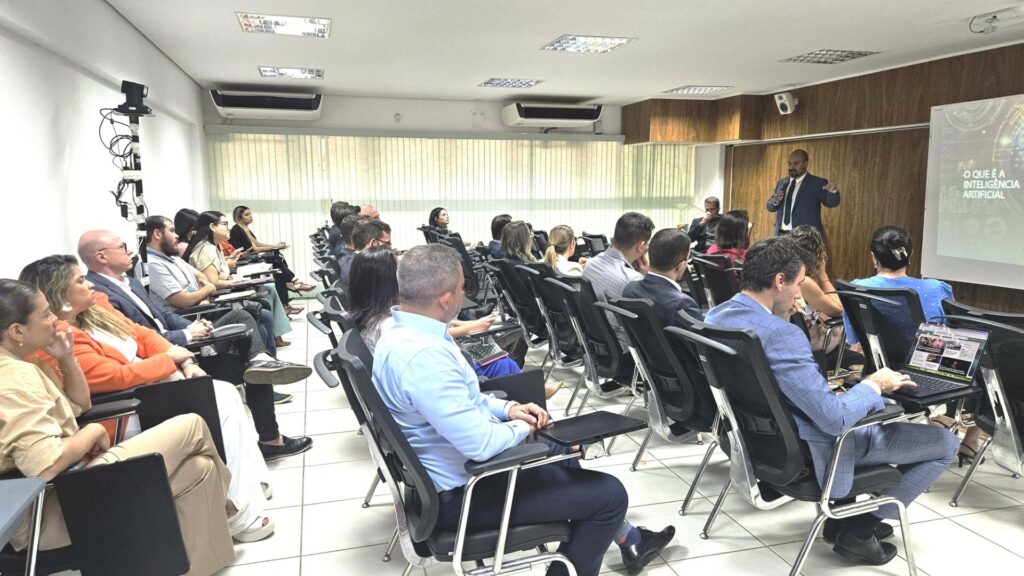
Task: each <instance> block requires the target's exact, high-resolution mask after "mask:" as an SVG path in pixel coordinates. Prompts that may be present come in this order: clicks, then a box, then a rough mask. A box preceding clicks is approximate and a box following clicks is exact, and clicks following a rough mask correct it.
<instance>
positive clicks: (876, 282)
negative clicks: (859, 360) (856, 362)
mask: <svg viewBox="0 0 1024 576" xmlns="http://www.w3.org/2000/svg"><path fill="white" fill-rule="evenodd" d="M869 248H870V250H871V261H872V263H873V264H874V266H875V270H877V271H878V272H877V274H875V275H874V276H872V277H870V278H858V279H856V280H854V281H853V283H854V284H858V285H860V286H867V287H869V288H913V289H914V291H915V292H917V296H918V298H919V299H920V300H921V309H922V311H924V317H925V318H926V319H928V320H932V319H934V318H937V317H939V316H942V315H943V314H944V313H943V311H942V301H943V300H945V299H946V298H950V299H952V298H953V288H952V287H950V285H949V284H946V283H945V282H943V281H941V280H933V279H931V278H915V277H913V276H907V265H908V264H910V255H911V254H913V252H914V242H913V240H912V239H911V238H910V234H908V233H907V231H906V230H904V229H903V228H900V227H898V226H883V227H881V228H879V229H878V230H875V233H874V234H872V235H871V245H870V247H869ZM843 322H845V324H846V341H847V342H849V343H850V344H856V343H857V335H856V334H855V333H854V331H853V327H852V326H851V325H850V321H849V318H848V317H847V316H846V314H845V313H844V314H843ZM907 329H908V330H909V331H910V334H911V336H912V335H913V332H914V331H916V330H917V326H908V327H907Z"/></svg>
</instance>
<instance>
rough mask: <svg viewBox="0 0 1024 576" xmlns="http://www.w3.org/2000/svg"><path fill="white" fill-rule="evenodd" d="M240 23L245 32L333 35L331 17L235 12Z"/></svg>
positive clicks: (322, 36) (312, 35) (321, 36)
mask: <svg viewBox="0 0 1024 576" xmlns="http://www.w3.org/2000/svg"><path fill="white" fill-rule="evenodd" d="M235 15H237V16H238V23H239V24H241V25H242V30H244V31H245V32H261V33H264V34H282V35H285V36H310V37H313V38H327V37H328V36H330V35H331V19H330V18H305V17H302V16H269V15H266V14H253V13H252V12H235Z"/></svg>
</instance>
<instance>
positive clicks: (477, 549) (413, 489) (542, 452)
mask: <svg viewBox="0 0 1024 576" xmlns="http://www.w3.org/2000/svg"><path fill="white" fill-rule="evenodd" d="M367 352H368V351H367V350H366V346H365V344H363V341H362V338H360V337H359V335H358V333H356V332H349V333H346V334H345V336H343V337H342V342H341V346H340V348H339V359H340V362H341V365H342V367H343V369H344V371H345V373H346V374H347V375H348V379H349V380H350V382H351V383H352V384H353V385H354V387H355V391H356V395H357V397H358V399H359V402H360V404H361V405H362V407H363V411H364V413H365V414H366V417H367V431H368V432H369V433H368V434H367V436H368V438H370V439H371V442H370V444H371V448H372V449H373V450H375V451H376V452H377V457H378V461H379V462H383V463H385V465H384V466H382V471H383V472H384V474H385V475H386V476H387V480H388V482H387V483H388V486H390V487H391V493H392V498H393V499H394V502H395V513H396V515H397V516H398V538H399V539H400V540H401V541H402V551H403V553H404V554H405V556H406V559H407V560H408V561H409V563H410V564H411V565H416V566H420V567H426V566H428V565H431V564H435V563H438V562H451V563H452V564H453V566H456V567H459V568H456V572H457V573H461V564H462V563H463V562H470V561H479V564H478V566H479V567H480V568H484V566H483V565H482V561H483V560H486V559H489V558H493V563H492V564H491V565H490V566H487V567H486V568H489V570H479V569H478V571H474V574H481V575H483V574H491V575H493V574H500V573H508V572H512V571H518V570H524V571H526V570H529V569H531V568H532V567H533V566H540V565H541V564H543V563H547V562H561V563H563V564H565V565H566V566H567V567H569V568H570V570H572V568H571V564H570V563H569V560H568V559H567V558H566V557H565V556H563V555H562V554H560V553H558V552H547V551H546V549H544V548H543V546H544V545H545V544H547V543H553V542H559V543H563V542H568V541H569V538H570V537H571V534H572V532H571V530H572V529H571V527H570V525H569V523H568V522H552V523H546V524H527V525H519V526H509V525H508V516H509V512H510V511H511V510H510V507H506V509H505V514H504V515H503V516H502V523H501V526H502V528H499V529H492V530H470V529H469V527H468V526H466V524H465V523H460V524H459V528H458V530H457V531H455V532H449V531H444V530H441V529H438V528H437V527H436V522H437V515H438V511H439V509H440V499H439V497H438V493H437V488H436V487H435V486H434V483H433V481H432V480H431V478H430V476H429V475H428V474H427V471H426V469H425V468H424V467H423V464H422V463H421V462H420V460H419V458H418V457H417V456H416V453H415V452H414V451H413V450H412V447H411V446H410V445H409V442H408V440H407V439H406V437H405V434H404V433H403V432H402V430H401V429H400V428H399V426H398V424H397V423H396V422H395V420H394V418H393V417H392V415H391V413H390V411H389V410H388V408H387V406H385V405H384V402H383V400H382V399H381V398H380V395H379V394H378V393H377V390H376V388H374V386H373V383H372V382H371V380H370V372H369V369H368V367H367V366H366V365H365V363H364V362H363V358H365V357H366V355H367ZM547 453H548V448H547V446H546V445H545V444H542V443H528V444H521V445H519V446H516V447H514V448H510V449H509V450H506V451H505V452H503V453H501V454H499V455H497V456H495V457H494V458H492V459H490V460H488V461H486V462H472V461H470V462H467V463H466V471H467V472H469V473H470V475H471V476H470V479H469V482H467V484H466V492H465V504H464V505H463V506H464V508H463V516H462V517H463V518H465V517H466V514H467V513H468V510H467V509H466V508H465V507H466V506H469V505H470V503H471V502H472V495H473V489H474V487H475V486H476V483H477V482H478V481H479V480H480V479H481V478H484V477H487V476H492V475H495V474H509V479H510V480H509V481H510V482H515V479H516V477H517V475H518V472H519V470H521V469H523V468H529V467H534V466H538V465H543V464H547V463H551V462H556V461H560V460H564V459H568V458H573V457H578V455H561V456H554V457H548V456H547ZM393 540H394V539H393ZM502 544H503V546H502ZM538 547H541V548H542V550H544V551H542V552H540V553H537V554H533V555H530V556H525V557H516V558H515V559H508V558H506V555H507V554H510V553H515V552H523V551H527V550H533V549H536V548H538ZM570 573H572V572H570Z"/></svg>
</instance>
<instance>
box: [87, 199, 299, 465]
mask: <svg viewBox="0 0 1024 576" xmlns="http://www.w3.org/2000/svg"><path fill="white" fill-rule="evenodd" d="M146 224H147V227H148V226H149V225H151V224H156V225H159V226H161V228H163V227H165V226H171V222H170V221H169V220H167V219H166V218H164V217H162V216H150V217H149V218H148V219H147V220H146ZM149 236H150V230H148V229H147V238H149ZM127 250H128V248H127V245H126V244H125V243H124V242H123V241H122V240H121V238H119V237H118V236H117V235H115V234H113V233H112V232H109V231H106V230H93V231H90V232H86V233H85V234H83V235H82V237H81V238H80V239H79V240H78V256H79V258H81V260H82V262H83V263H84V264H85V266H86V268H88V269H89V272H88V274H86V275H85V277H86V278H87V279H88V280H89V281H90V282H92V283H93V285H94V287H95V288H96V289H97V290H99V291H100V292H103V293H104V294H106V295H107V298H108V299H109V301H110V304H111V305H112V306H113V307H114V309H116V310H117V311H118V312H120V313H122V314H124V315H125V316H126V317H128V319H130V320H131V321H132V322H135V323H136V324H139V325H141V326H145V327H146V328H149V329H151V330H153V331H155V332H157V333H159V334H160V335H161V336H163V337H164V338H165V339H166V340H167V341H169V342H170V343H171V344H176V345H178V346H184V345H186V344H188V343H190V342H192V341H193V340H194V339H197V338H204V337H206V336H208V335H209V334H210V332H211V330H212V329H213V328H214V327H215V326H225V325H228V324H242V325H244V326H245V327H246V328H248V329H249V331H250V332H249V336H248V337H246V338H240V339H238V340H235V341H234V343H233V344H232V343H221V344H217V345H216V347H215V348H216V351H217V354H216V355H214V356H212V357H210V358H208V359H200V364H201V366H202V368H203V369H204V370H206V371H207V372H210V373H211V375H212V376H214V377H219V376H220V374H218V372H222V371H224V369H225V368H227V366H224V364H227V363H232V364H234V363H244V371H243V370H239V369H237V368H238V366H237V365H236V367H235V368H236V369H234V370H230V369H229V370H227V371H228V372H232V373H236V374H237V373H241V374H242V380H243V382H244V383H245V401H246V403H247V404H248V405H249V408H250V409H251V410H252V417H253V421H254V423H255V424H256V430H257V432H258V433H259V437H260V451H261V452H263V456H264V458H265V459H268V460H270V459H274V458H281V457H284V456H292V455H294V454H300V453H302V452H305V451H306V450H308V449H309V448H310V447H311V446H312V444H313V441H312V440H311V439H309V438H308V437H300V438H288V437H286V436H282V435H281V434H280V433H279V431H278V426H277V418H276V416H275V415H274V388H273V386H272V385H274V384H291V383H293V382H298V381H300V380H303V379H305V378H308V377H309V375H310V374H311V373H312V370H311V369H310V368H309V367H307V366H300V365H298V364H292V363H290V362H281V361H279V360H277V359H276V358H273V357H271V356H270V355H269V354H267V348H266V346H265V344H264V340H263V338H262V337H261V336H260V331H259V327H258V326H257V325H256V321H255V320H253V318H252V316H250V315H249V313H248V312H246V311H245V310H241V309H236V310H231V311H229V312H227V313H226V314H224V315H223V316H221V317H220V318H218V319H217V321H216V322H215V323H210V322H208V321H206V320H196V321H195V322H189V321H188V320H186V319H185V318H182V317H181V316H179V315H177V314H175V313H174V312H173V311H171V310H168V309H166V308H163V307H161V306H160V305H159V304H157V302H155V301H154V300H153V299H152V298H151V297H150V296H149V294H148V293H146V289H145V288H143V287H142V284H140V283H139V281H138V280H136V279H135V278H131V277H129V276H127V274H126V272H128V270H130V269H131V265H132V255H131V252H130V251H127ZM232 349H234V350H238V352H239V353H240V355H235V354H231V353H230V352H231V351H232ZM222 379H225V378H222Z"/></svg>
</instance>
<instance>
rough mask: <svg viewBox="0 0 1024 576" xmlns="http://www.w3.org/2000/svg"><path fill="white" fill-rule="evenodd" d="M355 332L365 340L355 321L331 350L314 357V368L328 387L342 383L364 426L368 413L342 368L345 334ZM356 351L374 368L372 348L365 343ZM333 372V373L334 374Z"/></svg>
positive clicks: (359, 337) (353, 410) (350, 404)
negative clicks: (364, 410)
mask: <svg viewBox="0 0 1024 576" xmlns="http://www.w3.org/2000/svg"><path fill="white" fill-rule="evenodd" d="M344 316H345V319H347V321H348V322H351V318H350V317H349V316H348V314H345V315H344ZM346 334H355V336H356V337H358V339H359V341H360V342H363V336H362V334H360V333H359V329H358V328H356V327H355V324H354V323H353V324H352V326H350V327H349V328H347V329H343V331H342V334H341V338H340V339H339V340H338V344H337V345H336V346H335V347H334V348H333V349H331V350H324V351H322V352H319V353H317V354H316V355H315V356H314V357H313V369H314V370H316V373H317V374H318V375H319V376H320V379H321V380H323V381H324V384H326V385H327V387H328V388H337V387H338V385H339V384H341V389H342V390H344V392H345V398H346V399H348V405H349V406H350V407H351V408H352V412H353V413H354V414H355V417H356V422H358V423H359V425H360V426H362V425H363V424H364V423H365V422H366V415H365V414H363V408H362V406H361V405H360V404H359V399H358V397H357V396H356V392H355V385H354V384H353V383H352V381H351V380H350V379H349V376H348V374H346V373H345V371H344V370H342V368H341V362H340V361H339V357H340V355H341V352H342V350H343V347H344V341H345V335H346ZM352 349H353V350H354V351H356V352H358V353H359V354H360V360H361V361H362V363H363V366H365V367H366V369H367V370H371V371H372V370H373V354H371V353H370V349H369V348H367V347H366V344H365V343H363V345H362V347H361V348H356V347H353V348H352ZM332 372H333V374H332Z"/></svg>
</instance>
